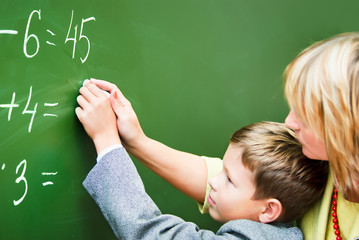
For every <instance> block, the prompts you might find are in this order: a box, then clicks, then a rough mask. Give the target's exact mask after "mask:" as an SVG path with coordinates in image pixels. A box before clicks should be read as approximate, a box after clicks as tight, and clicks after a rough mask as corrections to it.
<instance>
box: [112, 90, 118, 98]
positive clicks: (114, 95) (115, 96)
mask: <svg viewBox="0 0 359 240" xmlns="http://www.w3.org/2000/svg"><path fill="white" fill-rule="evenodd" d="M113 97H114V98H115V99H118V97H117V92H116V91H115V92H114V93H113Z"/></svg>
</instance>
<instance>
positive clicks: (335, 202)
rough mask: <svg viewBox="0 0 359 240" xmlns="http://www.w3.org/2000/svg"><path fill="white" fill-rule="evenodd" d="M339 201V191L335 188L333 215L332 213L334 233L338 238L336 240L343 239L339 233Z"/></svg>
mask: <svg viewBox="0 0 359 240" xmlns="http://www.w3.org/2000/svg"><path fill="white" fill-rule="evenodd" d="M337 200H338V190H337V189H336V188H335V187H334V191H333V202H332V204H333V208H332V210H333V213H332V216H333V223H334V225H333V228H334V231H335V232H334V233H335V235H336V236H337V238H336V240H341V239H342V238H341V237H340V231H339V222H338V215H337V204H338V202H337Z"/></svg>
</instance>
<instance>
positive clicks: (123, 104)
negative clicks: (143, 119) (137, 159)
mask: <svg viewBox="0 0 359 240" xmlns="http://www.w3.org/2000/svg"><path fill="white" fill-rule="evenodd" d="M90 81H91V82H92V83H94V84H95V85H96V86H97V87H99V88H100V89H102V90H105V91H108V92H110V93H111V96H110V101H111V105H112V108H113V111H114V112H115V113H116V115H117V127H118V131H119V133H120V136H121V140H122V142H123V144H124V145H127V146H129V147H134V146H136V145H137V144H138V143H140V142H142V141H144V140H145V138H146V136H145V134H144V132H143V130H142V128H141V126H140V123H139V121H138V118H137V116H136V113H135V111H134V110H133V108H132V105H131V103H130V102H129V101H128V100H127V99H126V98H125V96H124V95H123V94H122V92H121V91H120V90H119V89H118V87H117V86H116V85H115V84H113V83H110V82H106V81H103V80H97V79H93V78H92V79H91V80H90Z"/></svg>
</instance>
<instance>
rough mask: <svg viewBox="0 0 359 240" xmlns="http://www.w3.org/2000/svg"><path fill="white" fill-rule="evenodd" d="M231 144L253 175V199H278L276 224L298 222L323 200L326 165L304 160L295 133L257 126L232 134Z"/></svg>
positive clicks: (263, 124)
mask: <svg viewBox="0 0 359 240" xmlns="http://www.w3.org/2000/svg"><path fill="white" fill-rule="evenodd" d="M231 144H232V145H233V146H236V147H238V148H240V149H241V150H242V163H243V165H244V166H245V167H246V168H248V169H249V170H250V171H252V172H253V176H254V177H253V182H254V184H255V186H256V191H255V193H254V196H253V199H267V198H276V199H278V200H279V201H280V202H281V204H282V207H283V211H282V214H281V215H280V217H279V218H278V219H277V220H276V221H278V222H287V221H293V220H295V219H298V218H300V217H301V216H302V215H303V214H304V213H305V212H307V211H308V210H309V209H310V207H311V206H312V205H313V204H314V203H315V202H316V201H317V200H318V199H319V198H320V197H321V196H322V194H323V191H324V187H325V184H326V181H327V176H328V164H327V162H326V161H314V160H311V159H308V158H307V157H306V156H304V154H303V152H302V146H301V144H300V143H299V142H298V141H297V139H296V137H295V134H294V131H293V130H291V129H289V128H287V127H286V126H285V125H284V124H283V123H275V122H259V123H254V124H251V125H248V126H246V127H243V128H241V129H240V130H238V131H237V132H235V133H234V134H233V136H232V138H231Z"/></svg>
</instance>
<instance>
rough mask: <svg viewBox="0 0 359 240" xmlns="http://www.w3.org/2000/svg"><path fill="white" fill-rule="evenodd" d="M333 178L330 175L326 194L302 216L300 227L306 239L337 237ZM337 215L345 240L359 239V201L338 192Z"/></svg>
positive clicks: (330, 238)
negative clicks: (352, 200) (334, 224)
mask: <svg viewBox="0 0 359 240" xmlns="http://www.w3.org/2000/svg"><path fill="white" fill-rule="evenodd" d="M332 196H333V180H332V178H331V176H329V177H328V182H327V186H326V188H325V192H324V195H323V197H322V199H321V200H319V201H318V202H317V203H316V204H315V205H314V207H312V208H311V209H310V210H309V211H308V212H307V213H306V214H305V215H304V217H303V218H302V220H301V222H300V224H299V227H300V228H301V229H302V231H303V234H304V239H313V240H319V239H328V240H334V239H336V235H335V234H334V228H333V222H332V220H333V217H332V210H331V209H332V205H331V204H332ZM337 202H338V204H337V215H338V222H339V230H340V236H341V237H342V239H343V240H357V239H359V203H352V202H349V201H347V200H345V199H344V198H343V195H342V194H340V193H338V200H337Z"/></svg>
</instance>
